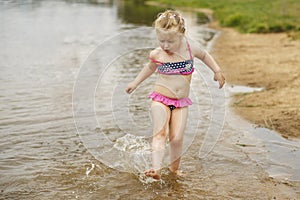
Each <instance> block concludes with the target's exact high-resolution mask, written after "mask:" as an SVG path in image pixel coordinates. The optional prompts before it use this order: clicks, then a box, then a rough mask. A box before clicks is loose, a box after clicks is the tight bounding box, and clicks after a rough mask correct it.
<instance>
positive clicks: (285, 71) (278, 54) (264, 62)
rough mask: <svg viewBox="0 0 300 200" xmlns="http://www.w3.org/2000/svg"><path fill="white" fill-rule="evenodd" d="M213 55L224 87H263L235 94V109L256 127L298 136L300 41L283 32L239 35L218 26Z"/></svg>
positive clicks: (285, 135)
mask: <svg viewBox="0 0 300 200" xmlns="http://www.w3.org/2000/svg"><path fill="white" fill-rule="evenodd" d="M212 26H213V28H214V29H218V30H220V31H221V34H220V36H219V37H218V38H217V40H216V43H215V45H214V48H213V49H212V54H213V56H214V57H215V59H216V60H217V62H218V63H219V64H220V66H221V68H222V70H223V71H224V74H225V77H226V80H227V86H230V85H245V86H250V87H262V88H264V90H263V91H261V92H254V93H249V94H238V95H236V96H235V97H234V98H233V100H232V103H231V105H232V107H233V108H234V110H235V111H236V112H237V113H238V114H239V115H241V116H243V117H244V118H245V119H247V120H249V121H251V122H252V123H254V124H257V125H258V126H263V127H267V128H269V129H273V130H275V131H276V132H278V133H279V134H281V135H282V136H283V137H286V138H300V92H299V91H300V89H299V86H300V56H299V55H300V41H299V40H298V41H293V40H291V39H290V38H288V37H287V35H286V34H285V33H280V34H240V33H238V32H236V31H235V30H233V29H228V28H222V29H221V28H219V27H218V26H216V25H212Z"/></svg>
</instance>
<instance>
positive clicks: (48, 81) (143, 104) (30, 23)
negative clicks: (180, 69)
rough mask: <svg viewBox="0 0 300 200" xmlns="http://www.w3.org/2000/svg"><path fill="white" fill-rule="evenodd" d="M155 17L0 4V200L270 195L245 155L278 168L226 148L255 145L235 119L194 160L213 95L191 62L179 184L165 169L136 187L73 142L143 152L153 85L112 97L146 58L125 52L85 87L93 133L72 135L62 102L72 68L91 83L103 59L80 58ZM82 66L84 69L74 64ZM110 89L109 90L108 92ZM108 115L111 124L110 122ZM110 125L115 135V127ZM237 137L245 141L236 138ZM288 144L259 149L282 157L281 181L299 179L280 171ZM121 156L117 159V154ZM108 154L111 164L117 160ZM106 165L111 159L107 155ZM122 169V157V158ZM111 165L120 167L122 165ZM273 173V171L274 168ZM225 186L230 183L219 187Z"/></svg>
mask: <svg viewBox="0 0 300 200" xmlns="http://www.w3.org/2000/svg"><path fill="white" fill-rule="evenodd" d="M144 9H145V10H144ZM159 10H160V9H157V8H153V7H151V8H149V7H147V8H146V7H143V6H142V4H139V3H137V2H136V1H101V0H97V1H96V0H94V1H88V0H86V1H79V0H78V1H76V0H74V1H67V0H66V1H34V0H31V1H22V2H21V1H13V0H12V1H1V2H0V20H1V26H0V30H1V31H0V43H1V49H0V59H1V63H0V102H1V103H0V112H1V116H0V150H1V152H0V173H1V177H0V188H1V189H0V190H1V191H0V198H1V199H39V200H40V199H232V198H238V199H239V198H240V199H258V198H259V199H271V198H273V196H272V195H269V194H267V193H265V191H266V190H268V189H269V187H274V186H270V185H265V183H264V182H263V180H264V179H265V178H267V177H268V175H267V174H266V173H265V171H264V170H262V169H261V168H260V167H257V163H256V162H254V161H253V160H252V158H251V159H250V158H249V155H251V156H252V157H253V159H255V160H259V161H260V162H263V163H262V166H264V168H265V169H266V170H267V169H269V168H268V165H271V164H272V165H273V166H279V165H280V162H281V161H280V158H277V157H272V158H271V159H269V157H268V155H269V154H267V153H266V152H265V151H264V150H265V149H263V148H256V147H247V148H248V149H247V150H245V149H242V148H241V147H240V146H238V145H236V143H237V140H239V143H242V142H243V140H242V139H243V138H244V139H245V140H246V141H248V142H249V139H251V140H250V141H256V142H253V143H254V144H258V143H257V138H252V137H249V135H247V134H250V135H252V133H253V132H252V129H244V128H243V127H244V126H246V127H248V126H249V125H247V124H246V123H245V124H244V125H243V124H242V123H241V122H242V121H234V120H231V119H235V118H234V117H232V118H230V120H229V119H228V116H229V117H230V115H227V118H226V120H225V123H224V127H223V133H222V135H221V137H220V138H219V140H218V143H217V145H216V146H215V148H214V149H213V151H212V152H211V153H210V154H209V155H208V156H204V157H202V158H201V159H200V158H199V147H200V146H203V141H205V140H206V139H209V138H208V137H206V133H207V132H208V131H209V130H213V129H211V128H210V127H211V126H210V125H211V124H210V122H211V113H212V103H211V101H210V99H211V95H213V94H211V93H210V92H211V91H208V89H207V88H208V87H214V86H215V85H213V84H214V83H212V82H209V80H207V79H211V78H210V77H211V72H210V71H209V70H208V69H206V68H205V67H203V66H202V64H201V63H200V62H196V65H197V70H196V72H195V76H194V77H193V82H192V90H191V98H192V99H193V100H194V105H193V107H191V108H190V117H191V125H190V126H189V128H188V129H187V132H186V137H185V142H186V143H187V144H188V145H187V146H188V148H186V151H185V154H184V156H183V158H182V159H183V160H182V163H183V164H182V169H183V170H184V171H186V172H187V175H186V177H183V178H176V177H174V176H172V175H170V174H169V172H168V171H167V170H165V171H163V182H152V183H147V184H146V182H141V181H140V179H139V178H140V177H139V176H138V174H135V173H127V172H120V171H118V170H114V169H112V168H109V167H107V166H105V165H104V164H103V163H102V162H100V161H99V160H97V159H95V157H94V155H92V154H91V152H90V151H89V149H87V148H86V146H85V145H84V143H83V142H82V140H81V138H80V135H78V134H77V133H78V131H80V133H82V132H81V131H83V134H84V133H94V135H97V134H100V133H101V134H102V133H104V134H105V135H106V136H107V137H106V138H105V139H107V138H108V139H109V140H110V141H111V142H115V143H114V145H115V146H114V147H115V148H116V149H118V150H120V151H121V150H122V149H124V148H125V149H126V148H127V149H126V150H131V151H132V150H139V149H140V148H139V147H140V146H132V141H135V142H136V143H138V144H144V145H145V142H146V141H145V140H144V139H142V138H140V137H141V136H142V135H143V134H149V133H148V132H146V131H143V130H148V129H151V127H150V124H149V122H148V120H149V113H148V108H149V107H148V106H149V100H148V99H147V98H146V96H147V94H148V91H150V90H151V88H150V85H151V81H152V82H153V81H154V79H155V76H154V77H152V79H149V80H148V81H149V82H146V83H144V84H143V85H141V87H140V88H139V90H137V92H136V93H135V94H133V95H132V96H130V97H129V96H126V95H125V94H124V93H121V89H122V87H124V85H125V84H126V83H125V82H126V81H129V80H132V78H133V77H134V76H135V75H136V73H137V72H138V71H139V69H140V67H142V65H143V63H145V62H146V61H147V53H148V52H149V49H144V50H140V51H132V52H127V53H126V54H125V55H123V56H121V57H120V58H119V59H115V60H114V59H113V60H111V65H110V66H109V70H107V71H106V73H105V74H103V75H104V76H103V77H102V79H101V81H102V82H101V81H100V82H99V84H100V83H101V84H100V85H97V83H95V85H97V87H96V88H95V94H94V96H93V97H91V98H89V97H86V99H87V100H91V102H89V101H87V102H88V103H89V104H87V105H86V106H84V107H83V111H85V110H84V109H85V108H89V106H91V104H92V106H94V105H95V113H94V114H95V115H96V117H97V119H98V121H99V123H101V124H100V125H101V126H99V125H97V124H92V125H91V126H90V124H91V121H89V119H90V118H89V117H90V115H86V116H85V115H83V117H82V119H83V120H85V121H86V127H84V126H83V127H80V128H82V129H80V130H79V129H78V130H77V129H76V127H75V125H74V118H73V110H72V107H73V106H74V105H73V102H72V98H73V89H74V83H75V82H76V79H77V77H78V74H79V72H80V65H82V63H85V64H86V63H89V62H90V64H91V65H90V66H91V67H90V68H88V69H90V71H87V73H88V74H87V75H88V76H90V77H92V78H96V79H98V78H99V74H97V72H96V71H93V69H95V68H92V66H97V64H99V63H98V62H99V60H101V59H102V58H103V57H101V56H103V55H101V54H95V55H96V58H95V59H87V58H91V57H88V55H90V52H91V50H92V49H97V48H96V47H97V46H98V45H99V44H103V43H104V42H103V41H105V39H107V38H109V37H111V36H112V35H115V34H116V33H118V32H120V31H122V30H124V29H130V28H133V27H137V26H139V25H143V26H144V25H150V21H152V19H153V18H154V17H155V16H156V14H157V13H156V12H158V11H159ZM132 11H136V12H132ZM183 14H184V16H186V17H187V21H189V22H190V24H189V25H188V26H189V27H194V28H193V29H190V30H192V31H190V34H192V32H193V34H194V36H196V37H195V38H196V39H197V40H201V39H203V37H204V35H205V34H204V33H203V30H206V29H201V30H202V32H201V30H199V29H197V28H196V26H195V22H196V21H197V16H196V15H195V13H188V12H187V13H186V12H185V13H183ZM146 15H147V16H146ZM141 18H143V19H147V22H143V21H140V19H141ZM148 20H149V21H148ZM141 23H144V24H141ZM209 32H212V31H211V30H209ZM209 35H211V34H209ZM146 36H147V37H148V36H149V35H145V37H146ZM128 38H129V39H128V40H127V41H121V42H120V41H117V40H115V41H114V42H116V43H115V45H119V47H120V49H121V47H122V48H126V47H128V46H129V45H132V44H136V43H138V44H140V43H142V42H144V39H143V38H144V36H140V37H137V36H136V35H128ZM150 42H153V43H155V41H150ZM107 49H109V48H107ZM98 50H99V49H98ZM117 50H118V49H116V48H115V49H114V50H110V52H107V53H108V54H109V55H111V56H112V55H114V53H116V52H117ZM96 53H100V51H98V52H96ZM97 57H98V58H97ZM100 58H101V59H100ZM86 59H87V62H84V61H85V60H86ZM121 80H122V81H121ZM204 80H205V81H206V80H207V82H205V81H204ZM104 86H110V87H104ZM112 86H118V87H114V88H113V89H114V90H112V89H111V87H112ZM113 91H115V92H113ZM82 92H85V91H84V90H83V91H82ZM112 93H113V95H115V96H113V97H114V98H113V99H114V101H113V102H109V103H107V102H106V101H103V99H105V97H107V98H109V97H111V96H110V95H111V94H112ZM126 98H128V99H129V100H128V102H129V103H128V104H129V106H128V105H127V108H128V107H129V109H128V112H129V116H128V115H124V114H122V113H123V112H124V110H123V109H122V107H118V105H120V104H122V101H121V100H123V99H125V100H126ZM94 99H96V101H95V102H93V100H94ZM97 100H99V101H97ZM100 100H101V101H100ZM74 103H76V102H74ZM108 104H111V105H108ZM123 104H124V102H123ZM111 109H112V110H113V111H112V110H111ZM79 111H80V110H79ZM113 113H115V114H116V113H117V114H118V115H112V114H113ZM84 114H85V113H84ZM88 114H90V113H88ZM93 117H94V116H93ZM127 118H131V119H133V121H134V122H135V126H134V127H133V126H129V125H128V124H126V123H124V121H125V120H124V119H127ZM192 119H193V120H200V123H199V124H195V123H192V122H193V120H192ZM116 122H118V123H117V125H118V126H115V123H116ZM122 122H123V124H122ZM102 125H104V128H103V126H102ZM217 125H218V124H216V126H217ZM216 126H212V127H213V128H214V127H216ZM124 130H126V132H125V131H124ZM127 130H129V131H127ZM130 130H137V131H140V132H131V131H130ZM84 131H85V132H84ZM260 131H264V130H260ZM132 134H138V136H139V137H133V138H132V137H131V135H132ZM257 134H259V133H258V132H257ZM244 135H245V137H242V136H244ZM260 135H262V134H260ZM92 139H93V137H91V138H90V140H91V142H95V143H96V145H98V146H99V147H101V148H105V146H103V144H102V143H101V142H100V143H97V141H92ZM207 141H208V142H209V140H207ZM128 142H129V143H128ZM243 143H245V142H243ZM146 144H148V143H146ZM247 144H248V143H247ZM297 145H298V146H299V143H297V142H295V144H292V145H291V143H289V141H281V140H280V139H278V138H272V141H270V142H269V143H267V146H270V148H271V149H276V148H278V147H280V148H281V149H283V150H282V151H281V153H282V154H280V156H279V157H285V158H286V159H285V160H284V161H285V162H287V163H286V165H281V168H280V167H279V169H278V170H281V169H282V167H283V168H284V169H286V168H288V170H286V171H284V173H287V174H285V176H284V177H287V178H290V177H291V176H293V175H294V174H295V173H296V175H297V174H298V175H299V171H295V170H294V169H295V166H294V165H289V163H288V162H291V161H290V160H289V159H290V158H298V157H296V156H297V155H298V156H299V148H298V146H297ZM143 147H145V146H143ZM257 147H260V146H259V145H257ZM296 147H297V148H296ZM260 151H261V152H260ZM291 151H292V153H290V152H291ZM121 152H123V153H126V151H123V150H122V151H121ZM99 153H103V152H99ZM117 153H118V152H117ZM115 155H116V156H118V158H122V157H123V156H122V155H119V154H115ZM110 156H111V158H114V157H113V156H114V155H110ZM120 156H121V157H120ZM251 156H250V157H251ZM289 156H295V157H289ZM134 159H135V160H136V159H139V158H134ZM128 160H130V158H127V161H128ZM119 161H120V163H121V164H124V160H122V159H119ZM125 161H126V160H125ZM143 162H144V160H143V161H142V160H141V161H140V162H138V163H139V164H141V165H134V166H133V167H136V168H135V169H136V171H138V172H141V171H142V168H143V167H145V165H147V161H146V162H145V163H143ZM258 163H259V162H258ZM270 163H271V164H270ZM128 164H132V162H129V163H128ZM148 164H149V163H148ZM291 166H292V167H291ZM123 167H124V166H123ZM296 167H297V166H296ZM127 168H132V166H128V167H127ZM245 171H246V172H247V173H245ZM275 171H276V173H277V172H278V171H277V169H276V170H275ZM281 172H282V171H281ZM294 177H298V176H294ZM228 181H231V182H232V184H228ZM272 189H274V188H272ZM283 189H284V190H285V196H284V197H286V198H285V199H288V198H290V199H293V198H294V199H296V198H295V192H294V191H293V190H292V189H291V188H289V187H286V188H283ZM249 191H252V192H251V193H249ZM274 191H276V190H275V189H274Z"/></svg>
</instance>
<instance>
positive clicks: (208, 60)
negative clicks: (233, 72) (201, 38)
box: [192, 46, 225, 88]
mask: <svg viewBox="0 0 300 200" xmlns="http://www.w3.org/2000/svg"><path fill="white" fill-rule="evenodd" d="M192 52H193V53H194V56H195V57H196V58H198V59H200V60H201V61H202V62H203V63H204V64H206V65H207V66H208V67H209V68H210V69H211V70H212V71H213V72H214V74H215V75H214V80H215V81H218V82H219V88H222V87H223V85H224V84H225V78H224V76H223V74H222V72H221V69H220V67H219V65H218V64H217V62H216V61H215V60H214V58H213V57H212V56H211V55H210V54H209V53H208V52H207V51H204V50H202V49H201V48H200V47H199V46H197V47H193V49H192Z"/></svg>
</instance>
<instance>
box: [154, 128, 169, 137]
mask: <svg viewBox="0 0 300 200" xmlns="http://www.w3.org/2000/svg"><path fill="white" fill-rule="evenodd" d="M167 134H168V133H167V130H165V129H162V130H160V131H155V132H154V133H153V139H166V138H167Z"/></svg>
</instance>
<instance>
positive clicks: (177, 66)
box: [149, 42, 194, 75]
mask: <svg viewBox="0 0 300 200" xmlns="http://www.w3.org/2000/svg"><path fill="white" fill-rule="evenodd" d="M187 47H188V51H189V54H190V59H189V60H185V61H180V62H165V63H163V62H160V61H157V60H155V59H153V58H149V59H150V60H151V61H152V62H154V63H158V64H159V66H158V67H157V72H158V73H160V74H166V75H189V74H192V73H193V72H194V64H193V56H192V52H191V47H190V45H189V43H188V42H187Z"/></svg>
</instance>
